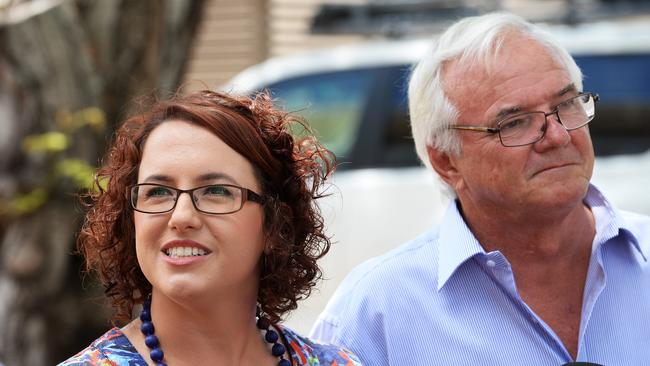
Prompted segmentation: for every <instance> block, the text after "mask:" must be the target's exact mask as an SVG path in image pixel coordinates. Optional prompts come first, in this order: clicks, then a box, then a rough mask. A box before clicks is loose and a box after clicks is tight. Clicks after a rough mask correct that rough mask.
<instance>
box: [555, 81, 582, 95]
mask: <svg viewBox="0 0 650 366" xmlns="http://www.w3.org/2000/svg"><path fill="white" fill-rule="evenodd" d="M575 91H577V89H576V84H574V83H571V84H569V85H567V86H565V87H564V88H563V89H562V90H560V91H559V92H558V93H557V96H558V97H561V96H564V95H565V94H567V93H570V92H575Z"/></svg>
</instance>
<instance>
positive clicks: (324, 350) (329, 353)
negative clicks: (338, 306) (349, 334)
mask: <svg viewBox="0 0 650 366" xmlns="http://www.w3.org/2000/svg"><path fill="white" fill-rule="evenodd" d="M281 329H282V333H283V334H284V336H285V338H286V341H287V343H288V345H289V347H290V349H291V350H290V352H291V354H292V356H293V357H294V361H297V362H298V365H301V366H302V365H305V366H316V365H322V366H325V365H328V366H329V365H350V366H361V362H360V361H359V358H358V357H357V356H356V355H355V354H354V353H352V352H351V351H349V350H347V349H345V348H343V347H340V346H336V345H333V344H328V343H320V342H317V341H314V340H312V339H309V338H307V337H303V336H301V335H300V334H298V333H296V332H295V331H293V330H292V329H290V328H287V327H285V326H282V327H281Z"/></svg>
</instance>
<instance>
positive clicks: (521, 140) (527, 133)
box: [449, 93, 599, 147]
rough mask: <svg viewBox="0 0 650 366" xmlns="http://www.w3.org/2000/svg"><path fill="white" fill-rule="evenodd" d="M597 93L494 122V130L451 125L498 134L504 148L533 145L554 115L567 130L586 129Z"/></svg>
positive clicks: (594, 108) (458, 128) (586, 94)
mask: <svg viewBox="0 0 650 366" xmlns="http://www.w3.org/2000/svg"><path fill="white" fill-rule="evenodd" d="M598 99H599V97H598V94H594V93H581V94H579V95H577V96H575V97H573V98H571V99H567V100H565V101H564V102H562V103H560V104H558V105H557V107H555V109H553V110H552V111H550V112H548V113H546V112H541V111H535V112H525V113H519V114H516V115H514V116H509V117H506V118H505V119H502V120H500V121H498V122H497V124H496V125H497V127H486V126H468V125H451V126H449V128H451V129H455V130H466V131H476V132H487V133H492V134H494V133H498V134H499V139H500V140H501V144H502V145H503V146H507V147H514V146H524V145H530V144H534V143H535V142H537V141H539V140H541V139H542V138H543V137H544V134H545V133H546V129H547V128H548V116H551V115H555V116H556V117H557V120H558V121H559V122H560V124H561V125H562V126H563V127H564V129H565V130H567V131H573V130H576V129H578V128H580V127H584V126H586V125H587V124H588V123H589V122H591V120H593V119H594V116H595V114H596V102H597V101H598Z"/></svg>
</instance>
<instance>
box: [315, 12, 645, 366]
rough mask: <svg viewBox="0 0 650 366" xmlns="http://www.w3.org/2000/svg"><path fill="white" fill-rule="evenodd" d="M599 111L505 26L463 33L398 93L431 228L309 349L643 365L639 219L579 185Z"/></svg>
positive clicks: (535, 34) (366, 269)
mask: <svg viewBox="0 0 650 366" xmlns="http://www.w3.org/2000/svg"><path fill="white" fill-rule="evenodd" d="M597 100H598V97H597V95H596V94H591V93H587V92H583V91H582V75H581V73H580V70H579V68H578V67H577V65H576V64H575V62H574V60H573V59H572V58H571V56H570V55H569V54H568V53H567V52H566V50H564V49H563V48H562V47H560V46H559V45H558V44H557V43H556V41H554V40H553V39H552V38H551V37H550V36H549V35H548V34H546V33H545V32H543V31H542V30H541V29H539V28H538V27H536V26H534V25H532V24H530V23H527V22H526V21H524V20H523V19H521V18H519V17H516V16H514V15H509V14H488V15H484V16H480V17H472V18H467V19H464V20H461V21H460V22H458V23H456V24H455V25H453V26H451V27H450V28H449V29H448V30H447V31H446V32H445V33H444V34H443V35H441V36H440V38H438V40H437V41H436V44H435V45H434V47H433V48H432V50H431V51H430V53H429V54H428V55H427V56H426V57H425V58H424V59H423V60H422V61H421V62H420V63H419V64H418V66H417V67H416V68H415V70H414V72H413V76H412V78H411V81H410V85H409V108H410V113H411V119H412V128H413V136H414V139H415V143H416V148H417V151H418V154H419V156H420V158H421V159H422V160H423V161H424V162H426V163H427V164H428V165H429V166H431V167H432V168H433V170H435V172H436V173H437V174H438V175H439V176H440V177H441V178H442V180H444V182H445V183H446V184H447V185H448V186H449V187H450V188H451V190H453V192H454V193H455V196H456V199H455V200H454V201H453V202H452V203H451V204H450V206H449V208H448V210H447V212H446V214H445V216H444V217H443V219H442V222H441V223H440V225H439V227H437V228H434V229H433V230H431V231H430V232H428V233H425V234H423V235H422V236H420V237H419V238H417V239H415V240H413V241H412V242H410V243H407V244H406V245H404V246H402V247H400V248H398V249H396V250H394V251H392V252H390V253H387V254H386V255H384V256H381V257H378V258H375V259H373V260H371V261H369V262H366V263H364V264H363V265H361V266H360V267H358V268H356V269H355V270H354V271H353V272H352V273H351V274H350V275H349V276H348V278H347V279H346V280H345V281H344V282H343V284H342V285H341V287H340V288H339V289H338V290H337V293H336V294H335V295H334V296H333V298H332V300H331V301H330V304H329V305H328V307H327V308H326V310H325V311H324V313H323V314H322V315H321V317H320V318H319V320H318V321H317V324H316V325H315V327H314V329H313V331H312V335H311V336H312V337H314V338H316V339H320V340H323V341H328V342H333V343H337V344H340V345H342V346H345V347H347V348H350V349H351V350H352V351H354V352H356V353H357V354H358V355H359V356H360V358H361V360H362V362H363V363H364V364H365V365H370V366H377V365H474V364H481V365H549V366H550V365H561V364H563V363H567V362H571V361H574V360H576V361H589V362H595V363H599V364H606V365H646V364H650V265H649V264H648V262H647V257H648V255H649V254H650V243H649V240H650V219H649V218H646V217H641V216H638V215H634V214H630V213H624V212H620V211H617V210H615V209H614V208H613V207H612V206H611V205H610V204H609V202H608V201H607V199H606V198H604V196H603V195H602V194H601V193H600V192H599V191H598V189H597V188H596V187H594V186H592V185H590V183H589V181H590V179H591V174H592V168H593V163H594V152H593V147H592V143H591V138H590V136H589V130H588V126H587V124H588V123H589V122H590V121H591V119H592V118H593V117H594V114H595V105H596V101H597Z"/></svg>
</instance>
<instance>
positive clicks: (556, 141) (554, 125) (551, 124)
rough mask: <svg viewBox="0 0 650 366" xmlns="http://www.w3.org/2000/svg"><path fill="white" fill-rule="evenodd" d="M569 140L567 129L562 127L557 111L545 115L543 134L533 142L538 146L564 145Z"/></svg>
mask: <svg viewBox="0 0 650 366" xmlns="http://www.w3.org/2000/svg"><path fill="white" fill-rule="evenodd" d="M570 141H571V135H569V131H567V129H566V128H565V127H564V125H563V124H562V121H561V120H560V117H559V116H558V114H557V112H555V113H550V114H547V115H546V123H545V124H544V136H543V137H542V139H541V140H539V141H538V142H537V143H535V145H536V146H538V145H539V147H540V148H546V147H555V146H564V145H566V144H568V143H569V142H570Z"/></svg>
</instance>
